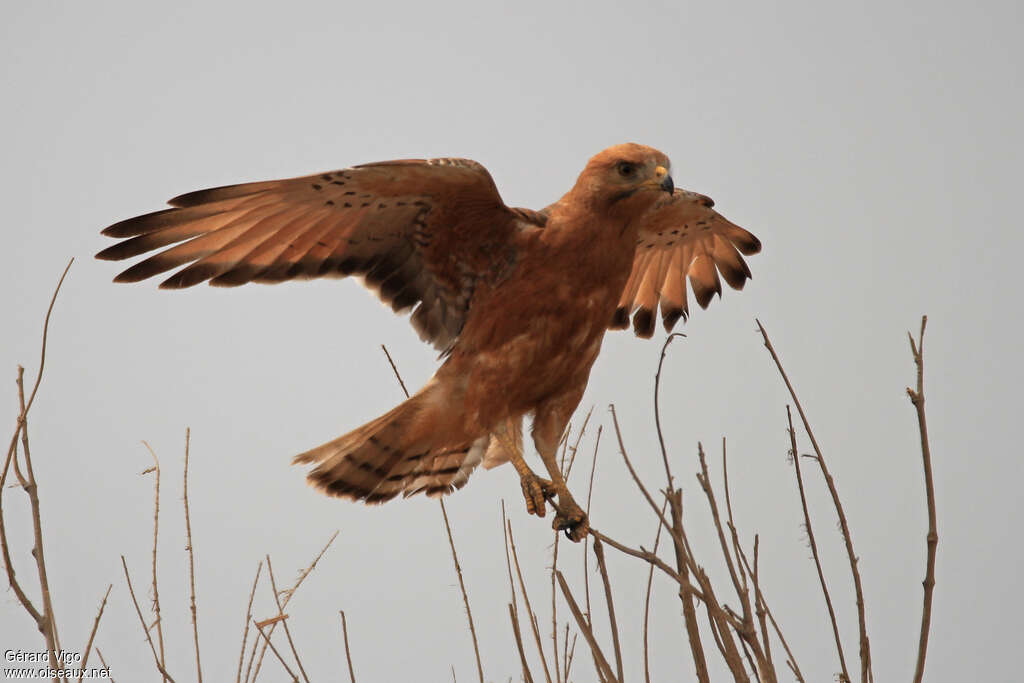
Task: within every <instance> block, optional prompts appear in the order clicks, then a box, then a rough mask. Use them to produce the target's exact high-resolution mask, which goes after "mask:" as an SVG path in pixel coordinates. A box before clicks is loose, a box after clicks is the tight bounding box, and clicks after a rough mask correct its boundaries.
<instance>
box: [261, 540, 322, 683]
mask: <svg viewBox="0 0 1024 683" xmlns="http://www.w3.org/2000/svg"><path fill="white" fill-rule="evenodd" d="M337 537H338V532H337V531H335V532H334V533H333V534H331V537H330V539H328V541H327V543H326V544H325V545H324V547H323V548H321V549H320V552H319V553H318V554H317V556H316V557H315V558H313V561H312V562H311V563H310V564H309V566H308V567H306V568H305V569H303V570H302V571H301V572H300V573H299V578H298V579H296V580H295V584H294V585H293V586H292V587H291V588H288V589H285V590H283V591H281V593H283V594H284V600H283V601H281V610H279V611H283V610H284V608H285V607H287V606H288V603H289V602H291V599H292V597H293V596H294V595H295V591H297V590H298V589H299V586H301V585H302V582H303V581H305V580H306V577H307V576H309V575H310V574H311V573H313V570H314V569H316V565H317V563H318V562H320V558H322V557H323V556H324V553H326V552H327V549H328V548H330V547H331V544H332V543H334V539H336V538H337ZM274 594H275V595H276V594H277V591H276V590H275V591H274ZM276 628H277V622H276V621H274V622H273V623H271V624H270V633H269V634H268V635H270V636H272V635H274V629H276ZM258 642H259V641H254V642H253V647H254V648H255V647H256V645H257V643H258ZM268 643H269V638H264V642H263V647H262V648H261V649H260V654H259V657H258V658H257V659H256V668H255V669H253V672H252V679H249V677H248V673H246V680H253V681H255V680H256V678H257V676H259V674H260V667H261V666H263V656H264V655H265V654H266V652H267V644H268ZM253 651H254V652H255V649H254V650H253ZM249 668H252V662H251V661H250V664H249Z"/></svg>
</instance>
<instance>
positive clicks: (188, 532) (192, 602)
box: [183, 427, 203, 683]
mask: <svg viewBox="0 0 1024 683" xmlns="http://www.w3.org/2000/svg"><path fill="white" fill-rule="evenodd" d="M191 441H192V430H191V429H190V428H189V427H185V472H184V475H183V478H184V491H185V496H184V497H185V538H186V545H185V548H186V549H187V550H188V584H189V610H190V611H191V612H192V639H193V642H194V643H195V649H196V676H197V677H198V680H199V683H203V667H202V664H200V663H199V623H198V621H197V620H196V563H195V554H194V552H193V551H192V518H191V517H190V515H189V507H188V454H189V445H190V443H191Z"/></svg>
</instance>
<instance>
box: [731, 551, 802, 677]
mask: <svg viewBox="0 0 1024 683" xmlns="http://www.w3.org/2000/svg"><path fill="white" fill-rule="evenodd" d="M739 552H740V560H741V561H742V562H743V565H744V566H745V567H746V568H747V572H748V573H752V570H751V567H750V562H749V560H747V555H746V553H744V552H743V548H740V551H739ZM756 597H757V599H758V600H759V601H760V603H761V604H762V605H763V606H764V611H765V613H766V614H767V615H768V620H769V621H770V622H771V623H772V628H773V629H775V635H777V636H778V637H779V642H781V643H782V648H783V649H784V650H785V651H786V655H787V656H788V659H787V660H786V664H788V665H789V668H790V669H791V670H792V671H793V675H794V676H795V677H796V680H797V681H799V682H800V683H803V680H804V676H803V674H802V673H800V667H799V666H797V663H796V657H794V656H793V651H792V650H790V649H789V644H788V643H787V642H786V637H785V636H784V635H782V629H780V628H779V624H778V622H776V621H775V616H774V615H773V614H772V611H771V609H770V608H769V607H768V602H767V601H766V600H765V598H764V593H763V592H761V588H760V586H757V594H756Z"/></svg>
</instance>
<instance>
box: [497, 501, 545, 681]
mask: <svg viewBox="0 0 1024 683" xmlns="http://www.w3.org/2000/svg"><path fill="white" fill-rule="evenodd" d="M506 524H507V526H508V542H509V546H510V547H511V548H512V561H513V562H514V563H515V566H516V576H517V577H519V591H520V592H521V593H522V594H523V602H524V603H525V604H526V616H527V617H528V618H529V620H530V627H531V628H532V629H533V637H534V640H535V641H536V642H537V653H538V654H539V655H540V663H541V665H542V666H543V667H544V679H545V680H546V681H547V683H551V672H550V670H549V669H548V660H547V657H545V656H544V646H543V645H541V640H540V629H538V628H537V615H536V613H535V612H534V611H533V608H532V607H531V606H530V596H529V594H528V593H527V592H526V582H525V581H523V572H522V570H521V569H520V567H519V554H518V553H517V552H516V539H515V537H514V536H513V535H512V522H511V521H506Z"/></svg>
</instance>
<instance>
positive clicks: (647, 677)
mask: <svg viewBox="0 0 1024 683" xmlns="http://www.w3.org/2000/svg"><path fill="white" fill-rule="evenodd" d="M667 506H668V499H665V502H664V503H662V505H661V514H662V515H664V514H665V508H666V507H667ZM659 542H661V523H660V522H659V523H658V531H657V532H656V533H655V534H654V548H653V549H652V550H651V553H652V554H653V555H657V554H658V543H659ZM653 583H654V565H653V564H652V565H651V566H650V567H649V568H648V570H647V590H646V591H645V592H644V639H643V642H644V681H646V683H651V664H650V659H649V657H648V654H649V651H648V646H647V623H648V620H649V618H650V615H651V585H652V584H653Z"/></svg>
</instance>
